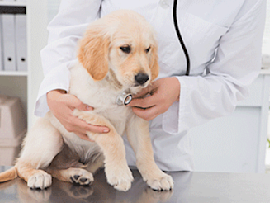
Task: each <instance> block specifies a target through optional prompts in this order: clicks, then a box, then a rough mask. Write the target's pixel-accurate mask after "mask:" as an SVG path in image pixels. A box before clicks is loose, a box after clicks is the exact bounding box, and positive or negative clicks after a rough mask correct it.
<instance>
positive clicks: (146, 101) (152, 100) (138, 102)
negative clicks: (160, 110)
mask: <svg viewBox="0 0 270 203" xmlns="http://www.w3.org/2000/svg"><path fill="white" fill-rule="evenodd" d="M156 104H157V98H156V97H155V96H148V97H145V98H138V99H136V98H135V99H132V100H131V102H130V103H129V104H128V105H127V106H138V107H142V108H148V107H151V106H155V105H156Z"/></svg>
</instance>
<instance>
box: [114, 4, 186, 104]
mask: <svg viewBox="0 0 270 203" xmlns="http://www.w3.org/2000/svg"><path fill="white" fill-rule="evenodd" d="M173 23H174V28H175V31H176V34H177V37H178V40H179V42H180V44H181V47H182V50H183V52H184V54H185V57H186V61H187V70H186V74H185V75H186V76H188V75H189V73H190V58H189V54H188V51H187V47H186V45H185V43H184V41H183V38H182V35H181V33H180V30H179V28H178V23H177V0H174V1H173ZM131 100H132V95H131V94H130V93H129V91H125V92H123V93H122V94H120V95H119V96H118V97H117V98H116V104H117V105H118V106H122V105H128V104H129V103H130V102H131Z"/></svg>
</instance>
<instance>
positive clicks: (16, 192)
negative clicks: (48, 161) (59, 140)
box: [0, 167, 192, 203]
mask: <svg viewBox="0 0 270 203" xmlns="http://www.w3.org/2000/svg"><path fill="white" fill-rule="evenodd" d="M0 169H2V171H4V170H6V169H7V168H5V167H2V168H0ZM132 173H133V176H134V181H133V182H132V186H131V189H130V190H129V191H127V192H120V191H117V190H115V189H114V188H113V187H112V186H110V185H109V184H108V183H107V182H106V177H105V174H104V171H103V170H100V171H99V172H98V173H97V174H96V175H95V176H94V179H95V180H94V182H93V185H92V186H74V185H73V184H72V183H69V182H62V181H58V180H57V179H55V178H54V179H53V184H52V186H51V187H49V188H48V189H46V190H43V191H41V190H36V191H35V190H31V189H30V188H29V187H27V185H26V182H25V181H23V180H21V179H20V178H17V179H15V180H13V181H9V182H5V183H0V197H1V198H0V199H1V202H2V201H3V202H5V203H11V202H23V203H31V202H57V203H58V202H72V203H76V202H95V203H96V202H117V203H144V202H145V203H158V202H173V203H175V202H187V196H188V188H189V185H190V181H191V176H192V173H190V172H174V173H169V174H170V175H172V176H173V179H174V189H173V190H172V191H153V190H152V189H151V188H149V187H148V186H147V184H146V183H145V182H144V181H143V179H142V177H141V176H140V174H139V172H138V171H137V170H132Z"/></svg>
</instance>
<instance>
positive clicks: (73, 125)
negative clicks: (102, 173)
mask: <svg viewBox="0 0 270 203" xmlns="http://www.w3.org/2000/svg"><path fill="white" fill-rule="evenodd" d="M47 103H48V106H49V108H50V111H52V113H53V114H54V116H55V117H56V118H57V119H58V120H59V121H60V123H61V124H62V125H63V126H64V127H65V128H66V129H67V130H68V131H69V132H73V133H75V134H76V135H78V136H79V137H80V138H81V139H85V140H88V141H92V140H90V139H89V138H88V137H87V135H86V132H87V131H88V132H89V131H90V132H93V133H98V134H102V133H108V132H109V128H107V127H106V126H95V125H90V124H87V123H86V122H85V121H83V120H81V119H79V118H77V117H76V116H74V115H73V113H72V112H73V110H74V109H75V108H76V109H78V110H80V111H91V110H93V108H92V107H90V106H87V105H86V104H84V103H83V102H81V101H80V100H79V99H78V98H77V97H76V96H73V95H70V94H67V93H66V92H65V91H64V90H52V91H50V92H48V93H47Z"/></svg>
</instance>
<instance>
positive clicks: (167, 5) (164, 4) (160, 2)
mask: <svg viewBox="0 0 270 203" xmlns="http://www.w3.org/2000/svg"><path fill="white" fill-rule="evenodd" d="M159 5H160V6H161V7H162V8H164V9H165V8H168V7H169V4H168V2H167V1H166V0H160V1H159Z"/></svg>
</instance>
